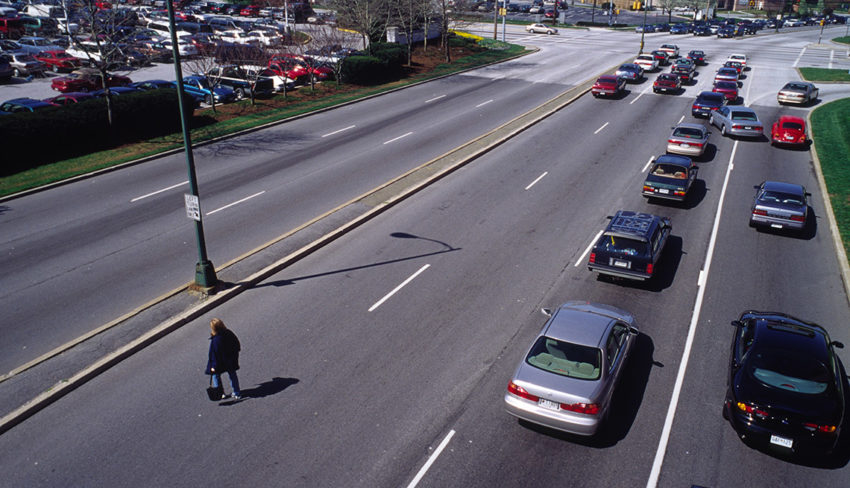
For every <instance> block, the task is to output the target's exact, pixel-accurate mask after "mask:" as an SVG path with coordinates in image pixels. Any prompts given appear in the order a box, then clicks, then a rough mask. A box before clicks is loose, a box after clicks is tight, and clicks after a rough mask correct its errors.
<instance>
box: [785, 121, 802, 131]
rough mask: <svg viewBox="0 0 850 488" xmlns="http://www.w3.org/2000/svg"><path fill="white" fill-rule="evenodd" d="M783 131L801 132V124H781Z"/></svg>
mask: <svg viewBox="0 0 850 488" xmlns="http://www.w3.org/2000/svg"><path fill="white" fill-rule="evenodd" d="M782 128H783V129H792V130H803V124H801V123H799V122H783V123H782Z"/></svg>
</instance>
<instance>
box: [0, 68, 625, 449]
mask: <svg viewBox="0 0 850 488" xmlns="http://www.w3.org/2000/svg"><path fill="white" fill-rule="evenodd" d="M629 59H631V57H629ZM624 62H628V61H624ZM620 64H622V63H619V64H617V65H616V66H615V67H613V68H611V69H609V70H607V71H606V73H610V72H613V71H614V70H616V68H617V67H618V66H620ZM595 80H596V76H593V77H592V78H589V79H587V80H585V81H583V82H581V83H579V84H578V85H576V86H575V87H573V88H571V89H569V90H566V91H564V92H563V93H561V94H560V95H558V96H556V97H554V98H553V99H551V100H550V101H548V102H546V103H544V104H542V105H540V106H538V107H536V108H534V109H532V110H530V111H528V112H526V113H524V114H522V115H520V116H518V117H515V118H514V119H512V120H510V121H508V122H506V123H505V124H502V125H501V126H499V127H497V128H495V129H493V130H491V131H490V132H488V133H486V134H484V135H482V136H480V137H478V138H476V139H474V140H472V141H470V142H468V143H466V144H464V145H462V146H460V147H458V148H455V149H454V150H452V151H449V152H448V153H445V154H443V155H441V156H438V157H437V158H435V159H433V160H431V161H428V162H426V163H424V164H422V165H420V166H418V167H417V168H414V169H412V170H410V171H408V172H407V173H404V174H403V175H401V176H398V177H396V178H394V179H393V180H390V181H389V182H387V183H385V184H383V185H380V186H379V187H377V188H375V189H374V190H372V191H370V192H367V193H365V194H364V195H362V196H360V197H357V198H355V199H353V200H351V201H349V202H348V203H346V204H343V205H342V206H340V207H338V208H337V209H335V210H332V211H330V212H328V213H326V214H325V215H324V216H320V217H317V218H316V219H314V220H313V221H314V222H315V221H318V220H321V219H322V218H323V217H327V216H330V215H332V214H333V213H335V212H337V211H340V210H342V209H343V208H346V207H349V206H351V205H355V204H366V205H369V206H370V208H369V209H368V210H366V211H365V212H363V213H362V214H361V215H360V216H358V217H356V218H354V219H352V220H350V221H348V222H346V223H345V224H343V225H341V226H339V227H338V228H336V229H334V230H332V231H330V232H328V233H326V234H325V235H323V236H322V237H320V238H318V239H316V240H314V241H313V242H311V243H309V244H307V245H305V246H303V247H301V248H300V249H298V250H297V251H295V252H293V253H290V254H289V255H287V256H285V257H283V258H282V259H280V260H278V261H276V262H274V263H272V264H271V265H269V266H267V267H265V268H263V269H261V270H259V271H257V272H255V273H254V274H252V275H250V276H248V277H247V278H245V279H244V280H241V281H240V282H238V283H236V284H235V285H233V286H232V287H230V288H227V289H225V290H223V291H221V292H219V293H217V294H216V295H213V296H210V297H209V298H208V299H207V300H205V301H203V302H202V303H200V304H198V305H196V306H194V307H191V308H190V309H189V310H186V311H185V312H183V313H180V314H178V315H176V316H174V317H171V318H170V319H168V320H166V321H164V322H162V323H160V324H159V325H157V326H156V327H154V328H153V329H151V330H150V331H149V332H147V333H145V334H144V335H143V336H141V337H139V338H138V339H136V340H134V341H132V342H130V343H129V344H127V345H125V346H123V347H121V348H119V349H117V350H115V351H113V352H111V353H109V354H107V355H106V356H104V357H103V358H101V359H99V360H98V361H96V362H95V363H93V364H91V365H90V366H88V367H86V368H84V369H83V370H82V371H80V372H78V373H77V374H75V375H73V376H72V377H71V378H69V379H68V380H67V381H64V382H61V383H59V384H57V385H55V386H54V387H53V388H51V389H49V390H47V391H45V392H44V393H42V394H40V395H38V396H37V397H36V398H33V399H32V400H30V401H28V402H26V403H25V404H24V405H22V406H21V407H19V408H17V409H15V410H14V411H12V412H11V413H9V414H8V415H6V416H4V417H3V418H2V419H0V435H2V434H3V433H4V432H6V431H8V430H9V429H11V428H12V427H14V426H15V425H17V424H19V423H21V422H23V421H24V420H26V419H27V418H29V417H31V416H32V415H34V414H35V413H36V412H38V411H39V410H41V409H43V408H45V407H47V406H48V405H50V404H51V403H53V402H55V401H57V400H59V399H60V398H62V397H63V396H65V395H66V394H68V393H70V392H72V391H74V390H75V389H77V388H78V387H80V386H82V385H83V384H85V383H86V382H87V381H89V380H90V379H92V378H94V377H96V376H97V375H99V374H100V373H102V372H103V371H106V370H107V369H109V368H110V367H112V366H114V365H116V364H118V363H119V362H121V361H123V360H124V359H126V358H128V357H130V356H131V355H133V354H134V353H136V352H138V351H140V350H142V349H144V348H145V347H146V346H148V345H150V344H152V343H153V342H155V341H156V340H158V339H160V338H161V337H163V336H165V335H167V334H168V333H169V332H172V331H174V330H176V329H178V328H179V327H181V326H183V325H184V324H186V323H188V322H190V321H192V320H194V319H196V318H198V317H200V316H201V315H203V314H204V313H206V312H208V311H209V310H212V309H213V308H215V307H217V306H218V305H220V304H222V303H224V302H225V301H227V300H230V299H231V298H233V297H235V296H237V295H238V294H240V293H241V292H243V291H245V290H246V289H248V288H250V287H252V286H253V285H254V284H256V283H257V282H259V281H261V280H263V279H265V278H267V277H269V276H271V275H272V274H274V273H277V272H278V271H280V270H282V269H284V268H285V267H286V266H288V265H289V264H291V263H293V262H295V261H297V260H298V259H301V258H303V257H305V256H307V255H309V254H310V253H312V252H313V251H315V250H316V249H319V248H321V247H322V246H324V245H325V244H328V243H330V242H332V241H334V240H335V239H337V238H338V237H340V236H342V235H344V234H345V233H347V232H348V231H350V230H352V229H354V228H356V227H358V226H359V225H360V224H362V223H364V222H367V221H369V220H371V219H372V218H373V217H375V216H377V215H379V214H381V213H382V212H383V211H385V210H387V209H389V208H391V207H393V206H394V205H395V204H396V203H399V202H401V201H403V200H404V199H406V198H407V197H409V196H411V195H413V194H415V193H416V192H418V191H419V190H420V189H422V188H424V187H426V186H428V185H429V184H430V183H432V182H434V181H436V180H439V179H440V178H442V177H443V176H445V175H447V174H449V173H451V172H453V171H454V170H456V169H458V168H460V167H461V166H464V165H465V164H467V163H469V162H471V161H473V160H475V159H476V158H478V157H479V156H481V155H483V154H485V153H487V152H489V151H491V150H492V149H493V148H495V147H497V146H499V145H501V144H502V143H504V142H505V141H507V140H509V139H510V138H512V137H514V136H515V135H517V134H519V133H520V132H522V131H524V130H526V129H528V128H529V127H531V126H533V125H534V124H536V123H538V122H540V121H541V120H543V119H545V118H546V117H549V116H550V115H552V114H554V113H555V112H557V111H558V110H560V109H562V108H564V107H566V106H567V105H569V104H571V103H573V102H574V101H575V100H577V99H578V98H579V97H581V96H582V95H584V94H585V93H587V92H588V91H589V90H590V88H591V86H592V85H593V82H594V81H595Z"/></svg>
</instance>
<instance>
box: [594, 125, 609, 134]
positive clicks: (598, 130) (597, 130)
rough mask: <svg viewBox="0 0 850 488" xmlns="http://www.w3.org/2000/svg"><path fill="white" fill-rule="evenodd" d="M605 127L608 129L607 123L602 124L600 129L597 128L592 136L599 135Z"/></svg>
mask: <svg viewBox="0 0 850 488" xmlns="http://www.w3.org/2000/svg"><path fill="white" fill-rule="evenodd" d="M605 127H608V122H605V123H604V124H602V127H600V128H598V129H596V132H594V134H599V132H600V131H601V130H602V129H604V128H605Z"/></svg>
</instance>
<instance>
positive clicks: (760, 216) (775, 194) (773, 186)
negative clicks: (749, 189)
mask: <svg viewBox="0 0 850 488" xmlns="http://www.w3.org/2000/svg"><path fill="white" fill-rule="evenodd" d="M753 188H755V190H756V196H755V198H754V199H753V206H752V209H751V211H750V227H761V228H769V229H777V230H783V229H791V230H796V231H801V230H803V229H804V228H805V227H806V219H807V218H808V216H809V203H808V197H809V196H810V195H811V194H810V193H807V192H806V189H805V188H803V186H802V185H797V184H794V183H785V182H781V181H764V182H762V184H761V185H756V186H754V187H753Z"/></svg>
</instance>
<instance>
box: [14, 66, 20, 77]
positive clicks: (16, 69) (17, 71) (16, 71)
mask: <svg viewBox="0 0 850 488" xmlns="http://www.w3.org/2000/svg"><path fill="white" fill-rule="evenodd" d="M14 75H15V77H16V78H20V77H21V70H19V69H18V68H15V73H14Z"/></svg>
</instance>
